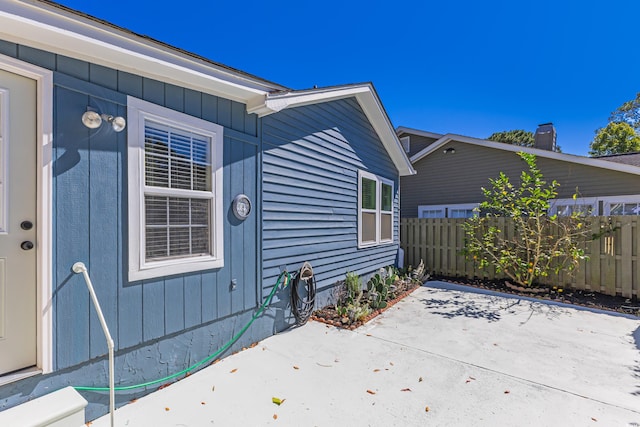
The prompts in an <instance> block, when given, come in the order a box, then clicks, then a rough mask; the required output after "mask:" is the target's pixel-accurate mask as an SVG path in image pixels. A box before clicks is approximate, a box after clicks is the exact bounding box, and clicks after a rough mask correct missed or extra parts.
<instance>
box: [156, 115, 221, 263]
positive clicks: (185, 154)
mask: <svg viewBox="0 0 640 427" xmlns="http://www.w3.org/2000/svg"><path fill="white" fill-rule="evenodd" d="M144 140H145V147H144V159H145V161H144V175H145V186H146V190H145V196H144V205H145V237H146V248H145V250H146V259H147V260H148V261H152V260H160V259H167V258H175V257H186V256H202V255H209V254H210V244H209V236H210V232H209V230H210V228H211V215H210V212H211V162H210V161H209V159H210V157H211V156H210V153H209V146H210V145H211V142H210V141H209V139H208V138H206V137H203V136H201V135H198V134H195V133H193V132H185V131H183V130H181V129H175V128H172V127H170V126H166V125H162V124H159V123H154V122H147V123H146V124H145V130H144ZM155 189H165V190H169V189H170V190H171V193H173V194H166V193H165V192H163V193H161V194H155V193H154V190H155ZM199 193H201V194H199Z"/></svg>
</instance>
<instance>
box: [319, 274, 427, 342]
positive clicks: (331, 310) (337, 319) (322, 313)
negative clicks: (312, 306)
mask: <svg viewBox="0 0 640 427" xmlns="http://www.w3.org/2000/svg"><path fill="white" fill-rule="evenodd" d="M419 287H420V284H419V283H412V284H409V285H407V288H406V289H405V290H404V291H402V292H400V293H399V294H398V296H397V297H396V298H395V299H392V300H389V301H387V306H386V307H385V308H381V309H377V310H374V311H373V312H371V314H370V315H368V316H367V317H366V318H365V319H364V320H358V321H355V322H353V323H351V322H350V321H349V318H347V317H341V316H339V315H338V313H336V309H335V307H334V306H333V305H328V306H326V307H324V308H321V309H318V310H316V311H314V312H313V314H312V315H311V319H312V320H315V321H317V322H322V323H326V324H327V325H332V326H336V327H338V328H343V329H350V330H354V329H356V328H358V327H360V326H362V325H364V324H365V323H367V322H368V321H370V320H371V319H373V318H374V317H376V316H377V315H379V314H380V313H382V312H384V311H386V310H388V309H389V308H391V307H393V306H394V305H395V304H396V303H397V302H398V301H400V300H402V299H403V298H404V297H406V296H407V295H409V294H410V293H411V292H413V291H415V290H416V289H417V288H419Z"/></svg>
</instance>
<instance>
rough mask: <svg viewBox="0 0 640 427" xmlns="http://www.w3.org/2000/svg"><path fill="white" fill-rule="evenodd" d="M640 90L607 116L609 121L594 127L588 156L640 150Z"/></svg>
mask: <svg viewBox="0 0 640 427" xmlns="http://www.w3.org/2000/svg"><path fill="white" fill-rule="evenodd" d="M639 132H640V92H638V93H637V94H636V97H635V98H634V99H632V100H629V101H627V102H625V103H624V104H622V105H621V106H619V107H618V108H617V109H616V110H615V111H613V112H612V113H611V115H610V116H609V123H608V124H607V125H606V126H605V127H603V128H600V129H596V131H595V134H596V136H595V137H594V138H593V141H591V144H590V145H589V148H590V150H589V155H590V156H606V155H610V154H624V153H632V152H635V151H640V133H639Z"/></svg>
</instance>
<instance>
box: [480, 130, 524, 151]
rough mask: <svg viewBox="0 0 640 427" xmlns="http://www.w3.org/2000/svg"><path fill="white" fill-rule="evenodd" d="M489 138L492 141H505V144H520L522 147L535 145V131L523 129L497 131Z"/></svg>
mask: <svg viewBox="0 0 640 427" xmlns="http://www.w3.org/2000/svg"><path fill="white" fill-rule="evenodd" d="M487 139H488V140H490V141H496V142H504V143H505V144H512V145H520V146H522V147H533V133H532V132H528V131H526V130H522V129H515V130H505V131H502V132H495V133H492V134H491V135H490V136H489V137H488V138H487Z"/></svg>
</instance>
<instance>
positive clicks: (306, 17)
mask: <svg viewBox="0 0 640 427" xmlns="http://www.w3.org/2000/svg"><path fill="white" fill-rule="evenodd" d="M59 2H60V3H62V4H64V5H66V6H69V7H71V8H74V9H77V10H80V11H82V12H85V13H88V14H90V15H94V16H96V17H98V18H101V19H105V20H107V21H110V22H112V23H114V24H117V25H120V26H123V27H125V28H127V29H130V30H132V31H135V32H137V33H141V34H145V35H148V36H150V37H153V38H156V39H159V40H162V41H164V42H166V43H169V44H171V45H174V46H177V47H180V48H182V49H186V50H188V51H191V52H194V53H197V54H199V55H202V56H205V57H207V58H209V59H211V60H213V61H216V62H220V63H222V64H225V65H228V66H231V67H234V68H238V69H241V70H243V71H246V72H248V73H251V74H254V75H256V76H259V77H262V78H264V79H267V80H271V81H274V82H276V83H279V84H282V85H284V86H287V87H290V88H293V89H306V88H310V87H313V86H314V85H318V86H330V85H338V84H346V83H358V82H365V81H371V82H373V84H374V85H375V87H376V89H377V91H378V94H379V95H380V98H381V99H382V102H383V103H384V105H385V108H386V109H387V112H388V114H389V117H390V118H391V121H392V123H393V125H394V126H396V127H397V126H407V127H413V128H417V129H422V130H426V131H431V132H438V133H457V134H462V135H467V136H473V137H478V138H486V137H487V136H489V135H490V134H491V133H493V132H495V131H502V130H509V129H525V130H529V131H535V128H536V127H537V125H538V124H539V123H545V122H553V123H554V124H555V126H556V129H557V131H558V144H559V145H560V146H561V147H562V149H563V151H564V152H565V153H572V154H586V153H587V151H588V150H589V142H590V141H591V140H592V138H593V135H594V130H595V129H596V128H598V127H601V126H604V125H606V123H607V118H608V116H609V113H610V112H611V111H612V110H614V109H615V108H617V107H618V106H619V105H620V104H622V103H623V102H624V101H627V100H629V99H632V98H633V97H634V96H635V94H636V92H640V55H638V53H637V46H636V45H637V34H638V31H637V17H638V16H640V2H638V1H637V0H612V1H608V2H604V1H600V0H582V1H574V0H555V1H549V0H537V1H524V2H517V1H515V2H514V1H496V0H486V1H483V2H477V1H469V0H459V1H455V2H454V1H450V2H449V1H428V0H423V1H417V0H415V1H413V0H412V1H406V0H395V1H376V0H370V1H360V0H341V1H336V0H323V1H318V2H309V1H291V0H270V1H253V0H246V1H237V0H234V1H222V0H208V1H206V0H182V1H179V2H166V1H162V0H155V1H147V0H110V1H109V2H97V1H87V0H59Z"/></svg>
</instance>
